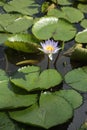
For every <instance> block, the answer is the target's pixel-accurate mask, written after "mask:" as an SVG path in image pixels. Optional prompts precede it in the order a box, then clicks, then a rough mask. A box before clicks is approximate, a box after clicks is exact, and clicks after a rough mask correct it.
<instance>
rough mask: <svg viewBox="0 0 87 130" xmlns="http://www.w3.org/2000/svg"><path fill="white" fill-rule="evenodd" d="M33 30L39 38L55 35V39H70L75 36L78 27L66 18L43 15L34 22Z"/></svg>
mask: <svg viewBox="0 0 87 130" xmlns="http://www.w3.org/2000/svg"><path fill="white" fill-rule="evenodd" d="M32 32H33V34H34V35H35V36H36V37H37V38H38V39H44V40H46V39H49V38H51V37H53V38H54V40H61V41H68V40H70V39H72V38H73V37H74V36H75V34H76V29H75V28H74V27H73V26H72V24H70V23H68V22H67V21H65V20H61V19H59V20H58V18H56V17H43V18H41V19H40V20H38V21H37V22H36V23H35V24H34V26H33V28H32Z"/></svg>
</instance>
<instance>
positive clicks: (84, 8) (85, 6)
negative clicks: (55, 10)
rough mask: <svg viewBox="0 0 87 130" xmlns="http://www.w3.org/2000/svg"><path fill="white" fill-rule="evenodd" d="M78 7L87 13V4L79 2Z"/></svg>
mask: <svg viewBox="0 0 87 130" xmlns="http://www.w3.org/2000/svg"><path fill="white" fill-rule="evenodd" d="M86 2H87V1H86ZM78 9H79V10H81V11H82V12H84V13H87V4H78Z"/></svg>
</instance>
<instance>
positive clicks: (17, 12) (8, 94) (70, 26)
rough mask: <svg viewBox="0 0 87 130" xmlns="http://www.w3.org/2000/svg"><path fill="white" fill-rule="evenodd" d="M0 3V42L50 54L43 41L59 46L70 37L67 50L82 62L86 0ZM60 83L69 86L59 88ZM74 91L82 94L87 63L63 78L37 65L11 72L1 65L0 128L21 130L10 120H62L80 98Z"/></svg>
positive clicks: (45, 123)
mask: <svg viewBox="0 0 87 130" xmlns="http://www.w3.org/2000/svg"><path fill="white" fill-rule="evenodd" d="M20 3H21V4H20ZM84 3H85V4H84ZM0 6H1V9H2V13H1V14H0V43H1V46H3V45H4V46H7V47H10V48H12V49H15V50H17V51H21V52H25V53H27V54H28V55H29V54H33V53H35V54H37V53H38V52H39V55H40V50H42V51H43V52H46V53H47V54H49V53H48V52H47V51H46V50H45V51H44V50H43V49H44V46H43V45H42V47H43V49H42V48H41V44H40V43H43V42H44V41H46V40H48V39H51V40H52V42H53V40H54V41H55V43H57V42H58V43H59V45H60V47H61V48H62V45H61V44H62V43H63V44H64V45H65V44H67V42H68V41H70V40H74V41H75V44H74V46H73V47H72V48H70V49H69V50H68V53H67V52H66V54H69V55H71V57H70V58H71V59H73V60H76V61H81V62H82V61H84V62H86V61H87V58H86V56H87V47H86V46H87V20H86V14H87V8H86V7H87V2H86V0H78V1H77V2H76V1H74V0H48V1H44V0H43V1H42V0H25V1H24V0H11V1H6V0H2V1H1V2H0ZM77 26H79V27H80V28H81V30H80V31H79V30H78V28H77ZM51 40H48V42H50V41H51ZM53 44H54V42H53ZM50 45H52V44H50ZM56 46H57V44H56ZM56 46H55V47H56ZM52 49H53V48H48V50H50V51H52ZM56 49H57V50H58V48H57V47H56ZM53 53H54V52H53ZM49 56H50V55H49ZM51 59H52V57H51ZM30 61H32V59H31V60H30ZM30 61H29V62H30ZM63 82H65V83H66V84H68V86H70V89H67V90H64V89H63V88H62V83H63ZM60 86H61V89H60ZM55 87H57V88H58V89H57V91H56V90H55V89H54V88H55ZM53 89H54V91H51V90H53ZM78 91H80V92H87V67H86V66H84V67H79V68H76V69H73V70H72V71H69V72H68V73H67V74H65V76H64V77H63V76H62V74H60V73H59V72H58V71H57V70H56V69H50V68H48V69H46V70H44V71H42V70H41V68H40V67H38V66H37V65H36V66H30V65H28V66H24V67H21V68H20V69H18V70H17V71H16V72H15V73H13V74H12V75H11V76H8V75H7V74H6V73H5V71H4V70H2V69H0V109H1V110H3V112H2V111H1V112H0V119H1V120H2V122H0V126H2V130H8V129H10V130H16V129H18V130H20V129H21V128H18V127H17V128H16V127H15V123H14V122H13V121H12V120H11V119H13V120H15V121H17V122H21V123H23V124H28V125H29V126H30V125H32V126H38V127H42V128H45V129H49V128H51V127H53V126H56V125H59V124H63V123H65V122H66V121H68V120H69V119H71V118H72V117H73V114H74V110H75V109H76V108H78V107H80V106H81V104H82V102H83V97H82V96H81V94H80V93H79V92H78ZM6 110H7V112H5V111H6ZM8 115H9V116H8ZM3 117H4V120H6V121H5V122H4V123H3ZM9 117H10V118H9Z"/></svg>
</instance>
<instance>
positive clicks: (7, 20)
mask: <svg viewBox="0 0 87 130" xmlns="http://www.w3.org/2000/svg"><path fill="white" fill-rule="evenodd" d="M19 17H21V15H19V14H15V15H13V14H0V25H2V27H3V28H4V29H5V28H6V27H7V26H8V25H10V24H12V23H13V22H14V21H15V20H16V19H18V18H19Z"/></svg>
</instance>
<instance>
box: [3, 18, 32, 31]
mask: <svg viewBox="0 0 87 130" xmlns="http://www.w3.org/2000/svg"><path fill="white" fill-rule="evenodd" d="M32 24H33V18H32V17H28V16H24V17H19V18H18V19H15V21H13V22H12V23H11V24H9V25H8V26H7V27H6V28H5V29H6V30H7V31H8V32H11V33H19V32H23V31H26V30H27V29H28V28H29V27H31V25H32Z"/></svg>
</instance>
